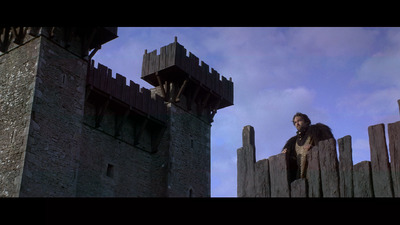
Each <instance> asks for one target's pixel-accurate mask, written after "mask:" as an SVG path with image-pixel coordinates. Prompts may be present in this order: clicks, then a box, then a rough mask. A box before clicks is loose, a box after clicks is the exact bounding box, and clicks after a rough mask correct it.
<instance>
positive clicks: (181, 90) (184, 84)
mask: <svg viewBox="0 0 400 225" xmlns="http://www.w3.org/2000/svg"><path fill="white" fill-rule="evenodd" d="M188 81H189V79H186V80H185V81H184V82H183V84H182V86H181V88H180V89H179V91H178V94H177V95H176V97H175V102H180V97H181V94H182V92H183V91H184V90H185V88H186V84H187V83H188Z"/></svg>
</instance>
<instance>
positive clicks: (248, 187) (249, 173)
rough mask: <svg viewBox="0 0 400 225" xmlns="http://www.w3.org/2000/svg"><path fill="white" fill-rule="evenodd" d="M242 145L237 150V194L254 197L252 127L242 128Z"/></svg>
mask: <svg viewBox="0 0 400 225" xmlns="http://www.w3.org/2000/svg"><path fill="white" fill-rule="evenodd" d="M242 135H243V147H241V148H239V149H238V150H237V196H238V197H255V186H254V173H255V168H254V167H255V146H254V128H253V127H252V126H245V127H244V128H243V132H242Z"/></svg>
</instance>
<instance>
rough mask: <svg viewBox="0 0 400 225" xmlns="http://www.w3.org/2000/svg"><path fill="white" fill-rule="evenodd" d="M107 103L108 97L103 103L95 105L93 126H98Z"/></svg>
mask: <svg viewBox="0 0 400 225" xmlns="http://www.w3.org/2000/svg"><path fill="white" fill-rule="evenodd" d="M109 103H110V99H109V98H108V99H107V100H106V101H105V102H104V103H103V104H101V105H98V106H96V117H95V128H99V127H100V123H101V121H102V120H103V117H104V113H105V111H106V108H107V106H108V104H109Z"/></svg>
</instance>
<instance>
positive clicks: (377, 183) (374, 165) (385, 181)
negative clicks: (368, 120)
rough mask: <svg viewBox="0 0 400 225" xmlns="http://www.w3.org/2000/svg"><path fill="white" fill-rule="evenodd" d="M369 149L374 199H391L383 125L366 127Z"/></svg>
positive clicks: (391, 192) (390, 180)
mask: <svg viewBox="0 0 400 225" xmlns="http://www.w3.org/2000/svg"><path fill="white" fill-rule="evenodd" d="M368 136H369V146H370V149H371V169H372V170H371V171H372V184H373V187H374V188H373V189H374V195H375V197H393V190H392V179H391V174H390V166H389V156H388V151H387V146H386V138H385V125H384V124H383V123H382V124H377V125H373V126H369V127H368Z"/></svg>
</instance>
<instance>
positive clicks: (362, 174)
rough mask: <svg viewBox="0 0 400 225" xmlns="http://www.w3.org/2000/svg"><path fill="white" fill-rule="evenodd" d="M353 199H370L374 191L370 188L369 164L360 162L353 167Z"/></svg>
mask: <svg viewBox="0 0 400 225" xmlns="http://www.w3.org/2000/svg"><path fill="white" fill-rule="evenodd" d="M353 184H354V197H356V198H372V197H374V191H373V187H372V174H371V162H369V161H362V162H359V163H357V164H356V165H354V167H353Z"/></svg>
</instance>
